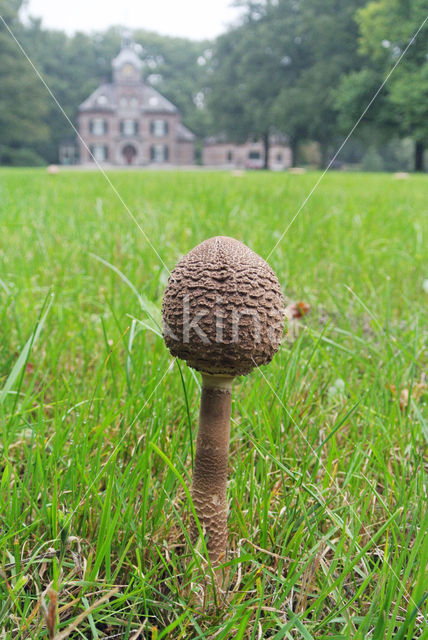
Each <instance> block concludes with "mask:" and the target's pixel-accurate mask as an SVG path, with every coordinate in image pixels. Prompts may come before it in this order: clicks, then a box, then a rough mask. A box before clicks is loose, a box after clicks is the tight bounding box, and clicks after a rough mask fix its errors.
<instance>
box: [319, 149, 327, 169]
mask: <svg viewBox="0 0 428 640" xmlns="http://www.w3.org/2000/svg"><path fill="white" fill-rule="evenodd" d="M319 145H320V154H321V169H325V168H326V167H327V165H328V144H327V143H325V142H320V143H319Z"/></svg>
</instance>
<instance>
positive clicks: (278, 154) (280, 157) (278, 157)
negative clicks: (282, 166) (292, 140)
mask: <svg viewBox="0 0 428 640" xmlns="http://www.w3.org/2000/svg"><path fill="white" fill-rule="evenodd" d="M276 161H277V162H282V153H277V154H276Z"/></svg>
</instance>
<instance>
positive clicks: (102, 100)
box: [97, 94, 108, 107]
mask: <svg viewBox="0 0 428 640" xmlns="http://www.w3.org/2000/svg"><path fill="white" fill-rule="evenodd" d="M97 103H98V104H100V105H101V106H103V107H104V106H105V105H106V104H108V98H107V96H105V95H104V94H101V95H100V96H98V98H97Z"/></svg>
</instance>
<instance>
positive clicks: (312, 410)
mask: <svg viewBox="0 0 428 640" xmlns="http://www.w3.org/2000/svg"><path fill="white" fill-rule="evenodd" d="M109 177H110V179H111V181H112V182H113V184H114V185H115V187H116V188H117V190H118V192H119V193H120V196H121V198H122V199H123V202H121V201H120V199H119V198H118V197H117V195H115V194H114V193H113V191H112V189H111V187H110V186H109V184H108V183H107V181H106V179H105V178H104V177H103V176H102V175H100V174H99V173H83V172H74V171H73V172H72V171H70V172H63V173H60V174H59V175H54V176H52V175H47V174H46V172H45V171H42V170H2V171H1V172H0V220H1V229H2V234H1V237H0V320H1V332H0V423H1V439H0V637H1V638H2V639H9V638H48V637H49V635H48V630H47V621H46V617H47V618H48V622H49V616H50V618H51V622H50V623H49V624H50V627H51V629H53V627H54V626H55V627H56V633H57V634H58V636H57V637H58V638H63V637H70V638H90V639H100V640H101V639H103V638H121V639H122V638H123V639H131V638H133V639H134V640H136V639H137V638H148V639H151V640H156V639H157V640H161V638H171V639H178V638H183V639H186V640H189V639H195V640H196V639H197V638H207V639H208V638H216V639H217V640H227V639H229V638H235V639H236V640H242V639H243V638H244V639H248V640H258V639H260V638H274V639H275V640H280V639H282V638H285V639H303V640H308V639H310V638H329V639H336V640H339V639H342V638H343V639H345V638H346V639H348V638H349V639H351V638H352V639H361V640H362V639H373V640H380V639H388V640H392V639H394V640H400V639H403V640H404V639H407V640H411V639H414V638H428V631H427V627H426V624H425V623H424V620H426V618H425V616H426V614H427V600H426V596H427V591H426V588H427V582H426V568H427V562H428V540H427V536H426V529H427V525H428V519H427V509H426V504H427V485H426V475H425V474H424V462H425V463H426V451H427V443H428V424H427V417H426V403H427V398H428V395H427V386H426V378H425V374H424V366H425V367H426V364H427V351H426V336H427V301H428V294H427V292H426V291H424V286H423V283H424V280H426V279H428V262H427V245H428V239H427V232H428V229H427V213H428V204H427V197H426V196H427V192H428V177H427V176H411V177H410V178H409V179H408V180H402V181H399V180H394V179H393V177H392V176H389V175H363V174H349V175H342V174H328V175H327V176H326V177H325V178H324V179H323V181H322V182H321V184H320V186H319V187H318V188H317V189H316V191H315V193H314V194H313V196H312V197H311V198H310V200H309V202H308V203H307V205H306V206H305V207H304V209H303V210H302V211H301V213H300V214H299V216H298V217H297V219H296V220H295V222H294V223H293V224H292V226H291V227H290V229H289V231H288V232H287V234H286V235H285V237H284V238H283V239H282V240H281V242H280V243H279V245H278V246H277V248H276V249H275V251H274V252H273V253H272V255H271V256H270V258H269V262H270V264H271V265H272V267H273V268H274V269H275V271H276V272H277V274H278V277H279V279H280V282H281V284H282V286H283V291H284V293H285V294H286V295H287V296H288V298H289V299H290V300H292V301H297V300H301V301H304V302H306V303H308V304H309V305H310V306H311V311H310V313H309V314H308V315H306V316H305V317H304V318H303V319H302V321H301V325H300V329H299V331H298V332H296V333H297V335H295V336H294V339H291V338H290V339H288V340H287V339H284V343H283V346H282V348H281V351H280V352H279V353H278V354H277V356H276V357H275V359H274V361H273V362H272V363H271V365H269V366H268V367H265V368H263V370H261V371H255V372H253V373H252V374H251V375H250V376H249V377H247V378H245V379H239V380H238V381H236V383H235V384H234V401H233V408H232V411H233V423H232V434H231V454H230V483H229V488H228V495H229V503H230V515H229V526H230V551H229V556H228V564H229V567H230V578H231V583H230V591H229V594H228V601H227V603H226V604H223V605H222V606H218V607H215V606H208V604H207V606H205V607H203V606H201V605H198V604H197V597H196V595H198V594H199V593H200V587H199V586H198V584H196V583H195V582H194V576H195V574H196V573H197V567H198V564H200V558H199V557H198V554H197V553H196V552H195V550H192V549H189V546H188V545H187V544H186V537H187V526H188V522H189V515H190V508H189V503H188V497H187V495H188V494H187V487H188V486H189V485H190V478H191V469H192V454H193V447H192V438H191V433H193V436H194V435H195V432H196V428H197V417H198V406H199V388H198V385H199V381H198V377H197V376H194V375H192V372H191V371H190V370H189V369H188V368H187V367H186V366H185V365H184V364H183V363H179V362H175V363H174V362H173V361H172V360H171V357H170V356H169V354H168V352H167V350H166V348H165V346H164V344H163V341H162V339H161V337H160V336H159V335H158V328H157V325H156V322H157V321H158V319H159V315H160V304H161V299H162V292H163V289H164V287H165V284H166V281H167V277H168V269H172V267H173V266H174V265H175V263H176V261H177V259H178V258H179V257H180V256H181V255H182V254H184V253H186V252H187V251H189V250H190V249H191V248H192V247H193V246H194V245H196V244H197V243H199V242H200V241H202V240H204V239H205V238H207V237H210V236H213V235H219V234H221V235H230V236H234V237H236V238H238V239H239V240H242V241H243V242H245V243H246V244H247V245H248V246H250V247H251V248H252V249H254V250H255V251H256V252H258V253H259V254H260V255H262V256H263V257H267V256H268V254H269V253H270V251H271V249H272V248H273V247H274V245H275V244H276V242H277V241H278V239H280V237H281V234H282V232H283V231H284V229H285V228H286V227H287V225H288V224H289V222H290V220H291V219H292V218H293V216H294V215H295V213H296V212H297V211H298V209H299V207H300V205H301V204H302V202H303V201H304V199H305V197H306V196H307V194H308V193H309V191H310V190H311V188H312V186H313V185H314V184H315V182H316V180H317V179H318V177H319V174H310V173H309V174H306V175H288V174H265V173H257V174H245V175H244V176H242V177H238V176H233V175H229V174H227V173H209V172H189V173H187V172H183V173H176V172H162V173H161V172H159V173H155V172H116V173H114V172H112V173H109ZM124 203H125V204H126V206H127V207H128V208H129V211H130V212H132V214H133V215H134V216H135V219H136V220H137V221H138V224H139V225H140V227H141V229H142V230H143V231H144V234H146V235H147V237H148V238H149V239H150V242H151V243H152V245H153V247H154V248H155V251H154V250H153V247H151V246H150V245H149V243H148V242H147V239H146V238H145V236H144V234H143V233H142V232H141V230H140V229H139V228H138V227H137V225H136V224H135V222H134V221H133V220H132V219H131V217H130V215H129V212H128V211H127V210H126V208H125V206H124ZM156 252H157V253H158V255H157V253H156ZM425 471H426V469H425ZM115 588H116V590H115V591H114V589H115ZM190 590H193V591H194V593H195V594H196V595H195V596H193V597H191V595H190V593H189V591H190ZM189 603H190V604H189ZM55 608H56V609H57V612H56V615H57V619H56V622H55ZM49 624H48V626H49ZM61 634H62V635H61ZM52 637H53V636H52Z"/></svg>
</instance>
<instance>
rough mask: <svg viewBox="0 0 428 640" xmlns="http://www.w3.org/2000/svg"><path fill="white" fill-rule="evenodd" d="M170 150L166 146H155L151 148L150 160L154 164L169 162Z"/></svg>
mask: <svg viewBox="0 0 428 640" xmlns="http://www.w3.org/2000/svg"><path fill="white" fill-rule="evenodd" d="M168 158H169V149H168V146H167V145H166V144H154V145H153V146H152V147H151V148H150V160H151V161H152V162H168Z"/></svg>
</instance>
